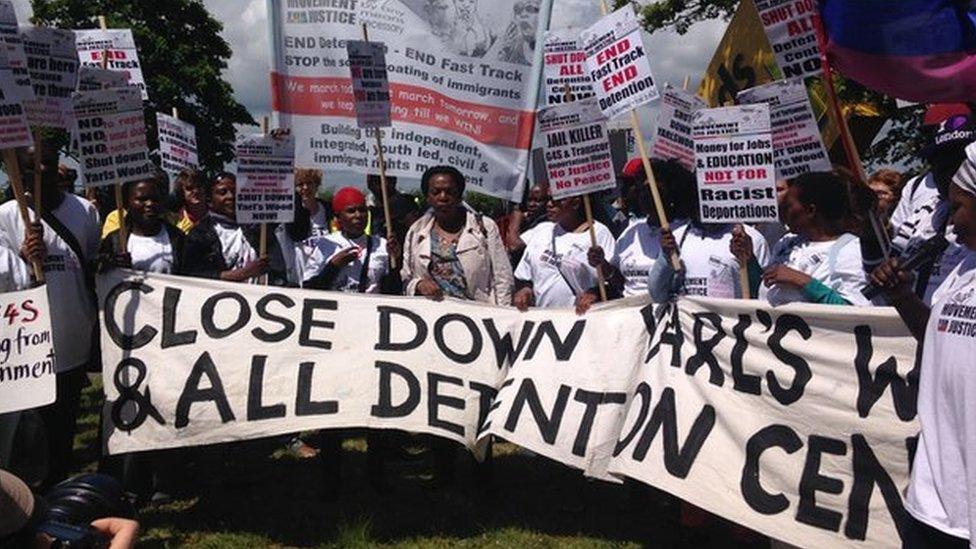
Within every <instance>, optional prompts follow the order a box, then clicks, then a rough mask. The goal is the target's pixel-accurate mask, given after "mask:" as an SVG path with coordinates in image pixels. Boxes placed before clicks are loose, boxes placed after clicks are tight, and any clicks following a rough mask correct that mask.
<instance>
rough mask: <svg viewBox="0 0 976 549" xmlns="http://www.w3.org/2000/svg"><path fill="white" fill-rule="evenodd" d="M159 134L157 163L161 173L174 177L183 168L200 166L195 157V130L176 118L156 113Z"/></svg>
mask: <svg viewBox="0 0 976 549" xmlns="http://www.w3.org/2000/svg"><path fill="white" fill-rule="evenodd" d="M156 129H157V131H158V132H159V161H160V166H161V167H162V168H163V171H165V172H166V173H168V174H170V175H171V176H175V175H176V174H178V173H179V172H180V171H181V170H183V169H185V168H196V167H198V166H199V165H200V160H199V158H198V157H197V129H196V128H195V127H194V126H193V124H190V123H189V122H185V121H183V120H180V119H178V118H173V117H172V116H169V115H167V114H163V113H161V112H157V113H156Z"/></svg>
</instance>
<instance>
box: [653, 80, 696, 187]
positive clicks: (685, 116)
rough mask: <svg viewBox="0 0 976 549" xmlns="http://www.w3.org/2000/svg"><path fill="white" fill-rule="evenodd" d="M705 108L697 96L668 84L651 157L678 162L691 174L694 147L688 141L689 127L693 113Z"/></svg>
mask: <svg viewBox="0 0 976 549" xmlns="http://www.w3.org/2000/svg"><path fill="white" fill-rule="evenodd" d="M705 107H706V105H705V102H704V101H702V99H701V98H700V97H698V96H697V95H695V94H693V93H688V92H686V91H682V90H679V89H678V88H675V87H673V86H671V84H667V85H666V86H665V87H664V95H663V96H662V98H661V111H660V113H659V114H658V119H657V135H656V137H655V138H654V145H653V147H651V156H652V157H653V158H660V159H661V160H668V159H674V160H677V161H678V162H681V165H682V166H684V167H685V168H688V170H689V171H694V169H695V145H694V142H693V141H692V139H691V125H692V123H693V118H694V116H695V112H697V111H698V109H704V108H705Z"/></svg>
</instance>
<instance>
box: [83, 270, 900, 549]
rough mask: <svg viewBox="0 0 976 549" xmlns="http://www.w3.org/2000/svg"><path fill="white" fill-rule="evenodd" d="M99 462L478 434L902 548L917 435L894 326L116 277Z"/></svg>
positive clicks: (757, 515)
mask: <svg viewBox="0 0 976 549" xmlns="http://www.w3.org/2000/svg"><path fill="white" fill-rule="evenodd" d="M99 282H100V284H99V295H100V300H101V303H102V320H103V329H102V336H101V337H102V350H103V363H104V368H105V369H104V380H105V381H104V385H105V391H106V404H105V409H104V429H105V432H104V439H103V440H104V441H105V444H106V446H107V449H108V451H110V452H111V453H120V452H133V451H141V450H150V449H154V448H169V447H178V446H191V445H198V444H210V443H216V442H224V441H233V440H241V439H250V438H257V437H264V436H271V435H279V434H283V433H288V432H296V431H303V430H314V429H322V428H340V427H369V428H390V429H403V430H406V431H413V432H421V433H430V434H434V435H437V436H441V437H445V438H449V439H451V440H455V441H457V442H461V443H463V444H465V445H467V446H468V447H469V448H471V449H474V450H477V449H479V448H481V447H482V446H480V445H479V442H480V441H483V440H484V437H485V436H486V435H487V434H494V435H496V436H499V437H502V438H504V439H508V440H511V441H513V442H515V443H517V444H519V445H521V446H524V447H526V448H529V449H531V450H533V451H535V452H537V453H540V454H542V455H545V456H547V457H550V458H552V459H555V460H558V461H561V462H563V463H566V464H568V465H571V466H574V467H578V468H580V469H583V470H584V471H586V473H587V474H589V475H591V476H595V477H599V478H605V479H613V480H619V479H620V478H621V477H631V478H634V479H637V480H639V481H641V482H645V483H648V484H651V485H653V486H656V487H658V488H661V489H664V490H666V491H669V492H671V493H673V494H675V495H676V496H678V497H680V498H682V499H685V500H687V501H690V502H692V503H694V504H695V505H698V506H700V507H702V508H704V509H706V510H708V511H711V512H713V513H716V514H718V515H721V516H723V517H727V518H729V519H730V520H733V521H735V522H738V523H741V524H744V525H746V526H748V527H750V528H752V529H755V530H758V531H760V532H763V533H765V534H767V535H770V536H772V537H774V538H776V539H780V540H783V541H786V542H789V543H792V544H795V545H799V546H802V547H841V546H847V547H891V546H898V545H899V544H900V543H899V534H898V524H899V521H901V520H903V519H904V518H905V511H904V507H903V504H902V499H901V494H902V493H904V490H905V487H906V486H907V483H908V470H909V463H910V459H911V456H912V453H913V451H914V447H915V436H916V434H917V432H918V425H917V423H916V421H915V415H916V408H915V396H916V393H917V380H918V377H917V376H918V371H917V368H916V367H915V363H914V357H915V344H914V340H913V339H912V338H911V336H910V335H909V334H908V331H907V329H906V328H905V327H904V325H903V324H902V322H901V320H900V319H899V317H898V316H897V315H896V314H895V312H894V311H893V310H891V309H883V308H854V307H836V306H815V305H791V306H786V307H776V308H773V307H770V306H768V305H766V304H764V303H761V302H757V301H744V300H739V301H735V300H717V299H704V298H701V299H699V298H689V299H683V300H681V301H679V302H678V303H677V304H661V305H654V304H650V303H648V302H647V299H646V298H642V299H641V298H638V299H629V300H621V301H617V302H612V303H609V304H603V305H599V306H597V307H595V308H594V309H592V310H591V311H590V312H588V313H587V314H586V315H584V316H579V315H576V314H575V312H574V311H572V310H569V309H565V310H553V309H548V310H530V311H529V312H527V313H520V312H518V311H516V310H514V309H511V308H498V307H489V306H486V305H481V304H477V303H472V302H458V301H448V302H442V303H438V302H433V301H429V300H424V299H417V298H405V297H390V296H367V295H360V294H343V293H333V292H315V291H309V290H299V289H285V288H266V287H257V286H250V285H244V284H232V283H225V282H220V281H214V280H201V279H186V278H179V277H171V276H161V275H145V274H136V273H131V272H130V273H122V272H118V271H116V272H113V273H110V274H108V275H105V276H103V277H102V279H101V280H100V281H99Z"/></svg>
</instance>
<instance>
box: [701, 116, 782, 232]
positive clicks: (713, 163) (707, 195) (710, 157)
mask: <svg viewBox="0 0 976 549" xmlns="http://www.w3.org/2000/svg"><path fill="white" fill-rule="evenodd" d="M692 137H693V138H694V141H695V165H696V168H697V169H696V170H695V175H696V176H697V178H698V201H699V202H700V203H701V221H702V222H703V223H763V222H767V221H769V222H775V221H777V220H778V219H779V218H778V216H777V207H776V171H775V167H774V163H773V135H772V130H771V128H770V120H769V106H768V105H766V104H765V103H761V104H758V105H743V106H737V107H721V108H717V109H701V110H699V111H698V112H696V113H695V123H694V126H693V129H692Z"/></svg>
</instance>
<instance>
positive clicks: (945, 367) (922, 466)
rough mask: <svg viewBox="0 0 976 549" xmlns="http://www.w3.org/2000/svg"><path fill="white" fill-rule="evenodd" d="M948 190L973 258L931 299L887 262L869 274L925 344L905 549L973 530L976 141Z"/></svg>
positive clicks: (946, 543)
mask: <svg viewBox="0 0 976 549" xmlns="http://www.w3.org/2000/svg"><path fill="white" fill-rule="evenodd" d="M967 153H968V157H969V159H968V161H967V162H965V163H963V165H962V167H961V168H960V169H959V171H958V173H957V174H956V176H955V177H954V178H953V184H952V186H951V187H950V189H949V203H950V205H951V210H952V212H953V213H952V216H951V219H950V221H951V225H952V226H953V232H954V233H955V235H956V242H957V244H959V245H960V246H965V247H966V248H967V249H968V253H967V254H966V256H965V257H963V258H962V260H961V261H960V263H959V264H958V265H957V266H956V268H955V269H954V270H953V271H952V272H951V273H950V274H949V275H948V276H947V277H946V279H945V281H944V282H943V283H942V285H941V286H940V287H939V288H938V290H936V292H935V294H934V295H933V297H932V308H931V309H929V308H928V307H927V306H926V305H925V303H924V302H923V301H922V300H921V299H919V298H918V296H916V294H915V293H914V292H913V291H912V287H911V280H912V274H911V273H909V272H906V271H904V270H902V269H901V268H900V265H899V262H898V260H897V259H892V260H889V261H887V262H885V263H883V264H881V266H879V267H878V268H877V269H875V271H874V272H873V273H872V274H871V281H872V282H873V283H874V284H876V285H878V286H880V287H881V288H883V289H884V292H885V295H886V297H887V298H888V300H889V302H890V303H891V304H892V305H894V306H895V309H897V310H898V314H899V315H900V316H901V318H902V320H903V321H904V322H905V324H906V325H907V326H908V328H909V330H911V332H912V334H913V335H914V336H915V338H916V339H918V340H919V341H920V342H921V344H922V359H921V365H920V366H919V369H920V376H919V385H918V419H919V423H920V425H921V428H922V432H921V435H920V437H919V440H918V450H917V451H916V453H915V462H914V464H913V467H912V477H911V482H910V484H909V486H908V498H907V501H906V505H905V507H906V509H907V510H908V512H909V514H910V515H911V520H910V521H908V523H907V524H906V525H905V526H906V528H905V532H904V534H903V538H904V539H903V542H904V546H905V547H912V548H916V547H925V548H927V547H931V548H935V547H938V548H940V549H943V548H949V549H952V548H957V547H958V548H960V549H961V548H964V547H967V546H971V545H970V543H971V541H970V540H972V539H973V533H974V531H973V529H974V528H976V369H974V359H973V357H974V356H976V143H974V144H972V145H970V146H969V147H968V148H967Z"/></svg>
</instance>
